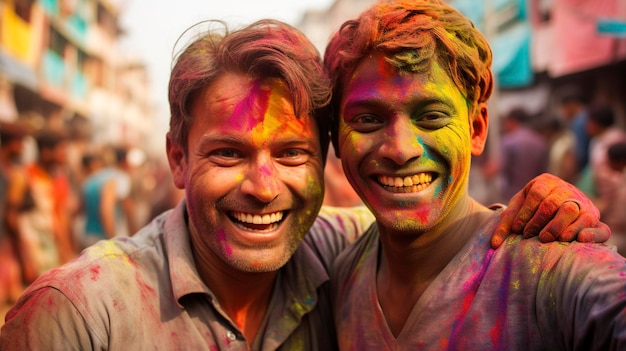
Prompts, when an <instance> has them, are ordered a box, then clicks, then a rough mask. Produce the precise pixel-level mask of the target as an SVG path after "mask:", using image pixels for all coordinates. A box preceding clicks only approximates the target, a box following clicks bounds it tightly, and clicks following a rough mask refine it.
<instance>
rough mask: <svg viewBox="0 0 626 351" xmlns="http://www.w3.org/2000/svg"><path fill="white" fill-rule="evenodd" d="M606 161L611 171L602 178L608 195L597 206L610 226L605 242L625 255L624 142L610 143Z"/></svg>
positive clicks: (625, 184)
mask: <svg viewBox="0 0 626 351" xmlns="http://www.w3.org/2000/svg"><path fill="white" fill-rule="evenodd" d="M606 154H607V162H608V165H609V168H610V169H611V170H612V171H613V172H612V173H610V174H607V176H606V177H605V178H604V179H603V180H602V181H603V182H606V184H605V186H606V187H607V190H608V192H607V195H608V197H606V198H604V199H602V200H603V202H604V203H602V204H599V205H598V207H599V208H604V210H603V212H601V213H600V214H601V218H602V221H603V222H604V223H606V224H608V225H609V227H611V238H610V239H609V240H608V241H607V244H613V245H615V246H617V251H618V252H619V253H620V254H621V255H622V256H626V212H625V209H626V142H625V141H621V142H617V143H614V144H611V145H610V146H609V148H608V149H607V152H606Z"/></svg>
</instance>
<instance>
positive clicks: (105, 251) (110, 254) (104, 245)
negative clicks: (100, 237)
mask: <svg viewBox="0 0 626 351" xmlns="http://www.w3.org/2000/svg"><path fill="white" fill-rule="evenodd" d="M93 248H94V249H93V252H95V254H96V255H97V256H98V257H102V258H104V259H105V260H108V259H111V258H115V259H119V258H121V259H122V261H123V262H124V264H125V265H127V266H128V267H133V266H135V264H134V262H132V261H131V260H130V258H129V257H128V255H127V254H126V253H125V252H123V251H122V250H120V248H119V247H118V246H117V244H116V243H115V242H113V241H110V240H107V241H102V242H101V243H100V244H98V245H96V246H93Z"/></svg>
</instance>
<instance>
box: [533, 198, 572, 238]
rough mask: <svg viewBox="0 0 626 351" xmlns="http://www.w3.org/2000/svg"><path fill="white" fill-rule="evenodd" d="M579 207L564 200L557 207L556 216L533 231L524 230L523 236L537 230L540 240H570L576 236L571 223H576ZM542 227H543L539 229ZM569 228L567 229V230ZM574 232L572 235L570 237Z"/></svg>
mask: <svg viewBox="0 0 626 351" xmlns="http://www.w3.org/2000/svg"><path fill="white" fill-rule="evenodd" d="M579 210H580V209H579V207H578V205H577V204H576V203H575V202H571V201H565V202H563V203H562V205H561V207H559V208H558V210H557V213H556V216H554V217H553V218H552V219H551V220H550V221H549V222H548V223H547V224H546V225H545V226H544V227H538V228H537V229H536V230H535V231H534V232H532V231H529V232H526V230H525V231H524V237H526V236H532V234H534V233H537V231H539V230H541V231H540V232H539V240H541V241H542V242H550V241H554V240H557V239H558V240H560V241H572V240H574V239H575V238H576V237H575V235H576V233H577V232H578V231H576V233H573V231H574V228H575V227H572V224H574V223H576V221H577V219H578V217H579V216H578V215H579ZM527 228H528V226H527ZM541 228H543V229H541ZM568 229H569V231H568ZM572 234H574V236H573V237H570V236H571V235H572Z"/></svg>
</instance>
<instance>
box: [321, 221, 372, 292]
mask: <svg viewBox="0 0 626 351" xmlns="http://www.w3.org/2000/svg"><path fill="white" fill-rule="evenodd" d="M377 248H378V230H377V228H376V226H375V225H374V226H371V227H370V228H369V229H368V230H366V231H365V233H363V235H361V236H360V237H359V238H358V239H357V240H356V241H355V242H354V243H353V244H352V245H350V246H348V248H346V249H345V250H344V251H343V252H342V253H341V254H340V255H339V257H337V259H336V260H335V264H334V266H333V270H332V278H333V279H335V278H337V279H340V280H341V279H343V278H345V277H347V276H349V275H351V274H353V272H354V271H355V270H356V269H357V267H362V264H363V262H364V261H365V260H367V259H368V258H369V257H370V256H371V255H372V253H375V252H377Z"/></svg>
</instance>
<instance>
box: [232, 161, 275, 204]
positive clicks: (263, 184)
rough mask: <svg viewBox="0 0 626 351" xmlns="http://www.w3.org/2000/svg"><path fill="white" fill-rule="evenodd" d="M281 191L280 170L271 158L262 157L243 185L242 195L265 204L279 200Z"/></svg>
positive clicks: (254, 165)
mask: <svg viewBox="0 0 626 351" xmlns="http://www.w3.org/2000/svg"><path fill="white" fill-rule="evenodd" d="M281 191H282V187H281V181H280V177H279V170H278V169H277V168H276V166H275V165H274V164H273V162H272V160H271V157H269V156H262V157H259V158H258V159H257V160H255V161H254V162H253V163H252V164H251V166H250V167H249V169H248V171H247V173H246V175H245V179H244V180H243V182H242V183H241V192H242V193H244V194H245V195H249V196H252V197H254V198H255V199H257V200H258V201H260V202H261V203H265V204H267V203H270V202H272V200H274V199H275V198H277V197H278V195H279V194H280V192H281Z"/></svg>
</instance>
